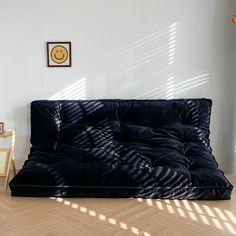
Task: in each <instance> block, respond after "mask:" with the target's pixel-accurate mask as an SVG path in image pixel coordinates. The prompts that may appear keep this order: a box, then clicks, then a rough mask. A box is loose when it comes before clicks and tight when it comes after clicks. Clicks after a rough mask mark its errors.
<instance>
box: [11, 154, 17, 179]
mask: <svg viewBox="0 0 236 236" xmlns="http://www.w3.org/2000/svg"><path fill="white" fill-rule="evenodd" d="M11 166H12V173H13V176H16V166H15V160H14V159H13V158H11Z"/></svg>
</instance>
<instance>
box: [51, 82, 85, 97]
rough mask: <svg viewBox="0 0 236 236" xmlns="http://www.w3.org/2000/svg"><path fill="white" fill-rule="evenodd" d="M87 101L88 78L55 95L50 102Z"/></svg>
mask: <svg viewBox="0 0 236 236" xmlns="http://www.w3.org/2000/svg"><path fill="white" fill-rule="evenodd" d="M76 99H82V100H83V99H86V77H84V78H82V79H80V80H78V81H77V82H75V83H73V84H71V85H70V86H68V87H66V88H64V89H63V90H61V91H60V92H58V93H56V94H54V95H53V96H52V97H50V98H49V100H76Z"/></svg>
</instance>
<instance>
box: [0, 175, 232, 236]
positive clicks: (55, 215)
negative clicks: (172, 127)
mask: <svg viewBox="0 0 236 236" xmlns="http://www.w3.org/2000/svg"><path fill="white" fill-rule="evenodd" d="M229 179H230V180H231V182H232V183H233V185H236V177H230V176H229ZM0 235H1V236H5V235H6V236H11V235H12V236H28V235H29V236H31V235H35V236H38V235H39V236H58V235H59V236H60V235H62V236H67V235H68V236H71V235H80V236H83V235H84V236H90V235H91V236H94V235H112V236H113V235H114V236H125V235H138V236H141V235H142V236H153V235H157V236H164V235H166V236H179V235H181V236H184V235H186V236H189V235H191V236H195V235H196V236H197V235H201V236H204V235H206V236H211V235H214V236H215V235H227V236H228V235H236V190H235V189H234V190H233V194H232V199H231V200H227V201H186V200H184V201H178V200H173V201H169V200H158V199H96V198H87V199H86V198H65V199H63V198H19V197H11V196H10V191H9V189H8V190H5V189H4V188H3V187H0Z"/></svg>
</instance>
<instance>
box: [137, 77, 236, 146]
mask: <svg viewBox="0 0 236 236" xmlns="http://www.w3.org/2000/svg"><path fill="white" fill-rule="evenodd" d="M209 80H210V74H209V73H204V74H201V75H199V76H195V77H193V78H190V79H186V80H183V81H181V82H178V83H177V82H176V83H174V77H172V76H170V77H169V79H168V81H167V84H164V85H160V86H158V87H157V88H153V89H151V90H149V91H147V92H145V93H142V94H140V95H138V96H136V97H135V98H146V99H148V98H158V97H159V98H162V97H164V96H166V98H167V99H171V98H173V96H174V95H177V94H178V95H181V93H183V92H185V91H188V90H193V89H194V88H197V87H200V86H202V85H204V84H207V83H209ZM235 150H236V148H235Z"/></svg>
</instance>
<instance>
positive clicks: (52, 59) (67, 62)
mask: <svg viewBox="0 0 236 236" xmlns="http://www.w3.org/2000/svg"><path fill="white" fill-rule="evenodd" d="M47 64H48V67H71V42H47Z"/></svg>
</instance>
